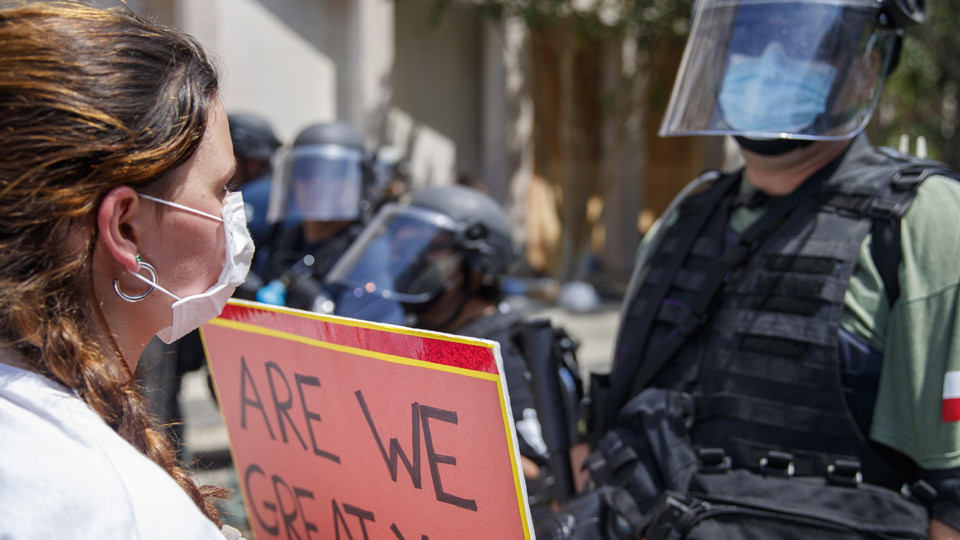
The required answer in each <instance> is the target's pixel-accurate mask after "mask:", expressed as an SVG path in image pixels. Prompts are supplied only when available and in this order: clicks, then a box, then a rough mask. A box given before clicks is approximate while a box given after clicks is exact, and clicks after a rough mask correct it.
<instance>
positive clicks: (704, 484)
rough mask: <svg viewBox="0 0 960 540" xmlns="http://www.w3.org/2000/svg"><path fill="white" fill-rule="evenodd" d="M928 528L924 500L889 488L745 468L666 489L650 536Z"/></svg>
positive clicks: (898, 535)
mask: <svg viewBox="0 0 960 540" xmlns="http://www.w3.org/2000/svg"><path fill="white" fill-rule="evenodd" d="M928 526H929V516H928V513H927V510H926V508H925V507H924V506H923V505H922V504H919V503H918V502H917V501H913V500H911V499H910V498H908V496H905V495H903V494H901V493H898V492H895V491H891V490H889V489H884V488H880V487H875V486H871V485H867V484H851V485H849V486H844V485H837V484H835V483H831V482H830V481H829V480H828V479H826V478H817V477H802V478H800V477H791V476H788V475H767V474H760V473H754V472H751V471H747V470H743V469H740V470H734V471H724V472H719V473H707V474H705V473H697V474H695V475H694V476H693V478H692V479H691V483H690V489H689V491H688V492H687V493H680V492H676V491H668V492H666V493H665V494H664V495H663V496H662V497H661V498H660V501H659V502H658V504H657V507H656V511H655V515H654V516H653V518H652V521H651V524H650V525H649V526H648V527H647V529H646V535H645V538H646V539H647V540H680V539H689V540H706V539H715V538H724V539H730V540H747V539H750V540H753V539H757V540H759V539H778V540H779V539H782V540H801V539H802V540H809V539H811V538H817V539H825V540H851V539H864V538H886V539H913V538H918V539H919V538H926V537H927V528H928Z"/></svg>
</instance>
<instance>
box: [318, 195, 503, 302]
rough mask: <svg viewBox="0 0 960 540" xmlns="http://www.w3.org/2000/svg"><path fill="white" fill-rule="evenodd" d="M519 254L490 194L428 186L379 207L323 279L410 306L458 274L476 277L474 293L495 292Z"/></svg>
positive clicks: (430, 299)
mask: <svg viewBox="0 0 960 540" xmlns="http://www.w3.org/2000/svg"><path fill="white" fill-rule="evenodd" d="M517 254H518V252H517V249H516V247H515V246H514V244H513V242H512V241H511V239H510V226H509V223H508V221H507V216H506V214H505V213H504V211H503V209H502V208H501V207H500V205H499V204H497V202H496V201H494V200H493V199H492V198H491V197H489V196H487V195H485V194H484V193H481V192H480V191H477V190H475V189H473V188H469V187H466V186H459V185H457V186H444V187H431V188H426V189H423V190H420V191H418V192H415V193H413V195H412V196H410V197H408V198H407V199H406V200H405V202H403V203H400V204H395V203H390V204H387V205H384V206H383V208H381V210H380V211H379V212H378V213H377V214H376V216H375V217H374V218H373V220H372V221H371V222H370V223H369V224H368V225H367V227H366V228H365V229H364V231H363V233H362V234H361V235H360V237H359V238H358V239H357V240H356V241H355V242H354V243H353V245H352V246H351V247H350V249H349V250H348V251H347V252H346V253H345V254H344V255H343V257H341V258H340V260H339V261H337V264H336V265H335V266H334V267H333V269H331V271H330V273H329V274H328V275H327V281H328V282H329V283H331V284H334V285H337V286H341V287H348V288H351V289H353V290H354V291H355V293H356V294H357V295H362V294H377V295H380V296H382V297H384V298H387V299H391V300H396V301H399V302H402V303H403V304H404V305H405V306H406V307H407V309H408V311H415V312H416V311H418V306H429V305H430V304H431V303H432V302H433V301H434V300H436V299H437V298H439V297H440V295H441V294H443V293H444V292H445V291H446V290H449V289H450V287H451V285H450V283H451V282H452V281H453V280H454V277H455V275H456V273H457V272H464V273H465V274H467V276H468V277H474V278H477V281H479V284H480V291H479V293H480V294H484V295H486V296H488V297H489V296H494V295H497V294H500V293H499V290H500V287H499V285H500V279H501V278H502V276H503V275H504V274H506V273H507V272H508V271H509V270H510V268H511V266H512V264H513V263H514V262H515V261H516V260H517ZM463 281H464V282H469V281H470V279H464V280H463Z"/></svg>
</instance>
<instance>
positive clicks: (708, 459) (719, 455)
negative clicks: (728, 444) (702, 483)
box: [697, 448, 731, 474]
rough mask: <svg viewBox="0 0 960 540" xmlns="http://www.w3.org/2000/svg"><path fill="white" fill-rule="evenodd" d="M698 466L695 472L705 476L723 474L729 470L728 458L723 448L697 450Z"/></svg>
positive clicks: (729, 462)
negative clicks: (697, 471)
mask: <svg viewBox="0 0 960 540" xmlns="http://www.w3.org/2000/svg"><path fill="white" fill-rule="evenodd" d="M697 457H698V458H699V460H698V461H699V462H700V463H699V465H698V467H697V470H699V471H700V472H702V473H705V474H717V473H725V472H727V471H729V470H730V465H731V461H730V456H728V455H727V454H726V452H724V451H723V448H698V449H697Z"/></svg>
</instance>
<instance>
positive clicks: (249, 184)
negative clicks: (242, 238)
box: [229, 112, 281, 248]
mask: <svg viewBox="0 0 960 540" xmlns="http://www.w3.org/2000/svg"><path fill="white" fill-rule="evenodd" d="M229 121H230V139H231V140H232V141H233V155H234V157H235V158H236V159H237V172H236V173H235V174H234V176H233V179H232V181H231V185H232V187H233V189H238V190H240V192H241V193H243V202H244V205H245V206H246V209H247V227H248V228H249V229H250V234H251V235H252V236H253V243H254V245H255V246H256V247H257V248H260V247H262V246H263V245H264V243H266V241H267V238H268V237H269V231H270V226H269V224H268V223H267V205H268V203H269V201H270V162H271V159H272V158H273V154H274V152H276V151H277V149H278V148H280V144H281V143H280V139H278V138H277V135H276V133H275V132H274V131H273V127H272V126H271V125H270V123H269V122H268V121H267V120H266V119H265V118H263V117H262V116H259V115H256V114H252V113H242V112H235V113H231V114H230V115H229Z"/></svg>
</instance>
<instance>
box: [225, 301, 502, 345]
mask: <svg viewBox="0 0 960 540" xmlns="http://www.w3.org/2000/svg"><path fill="white" fill-rule="evenodd" d="M227 304H231V305H234V306H237V307H243V308H247V309H256V310H260V311H269V312H272V313H283V314H285V315H293V316H295V317H299V318H301V319H312V320H314V321H323V322H328V323H333V324H339V325H341V326H351V327H354V328H364V329H366V330H379V331H381V332H392V333H394V334H402V335H404V336H414V337H422V338H427V339H437V340H440V341H450V342H453V343H463V344H464V345H475V346H478V347H486V348H488V349H492V348H493V345H492V344H490V343H477V342H475V341H473V340H471V339H465V338H461V337H458V336H455V335H453V334H443V333H440V332H428V331H424V330H418V329H416V328H409V327H406V326H395V325H391V324H386V323H371V322H368V321H361V320H359V319H350V318H346V317H337V316H331V315H321V314H319V313H314V312H312V311H302V310H299V309H291V308H288V307H283V306H274V305H270V304H261V303H260V302H253V301H251V300H239V299H236V298H231V299H230V300H229V301H227ZM217 320H227V319H222V318H220V317H217V318H216V319H213V320H211V321H210V322H211V323H212V322H214V321H217ZM208 324H209V323H208Z"/></svg>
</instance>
